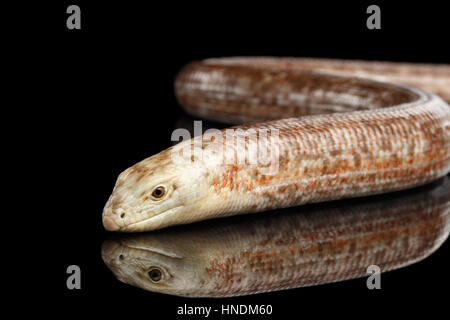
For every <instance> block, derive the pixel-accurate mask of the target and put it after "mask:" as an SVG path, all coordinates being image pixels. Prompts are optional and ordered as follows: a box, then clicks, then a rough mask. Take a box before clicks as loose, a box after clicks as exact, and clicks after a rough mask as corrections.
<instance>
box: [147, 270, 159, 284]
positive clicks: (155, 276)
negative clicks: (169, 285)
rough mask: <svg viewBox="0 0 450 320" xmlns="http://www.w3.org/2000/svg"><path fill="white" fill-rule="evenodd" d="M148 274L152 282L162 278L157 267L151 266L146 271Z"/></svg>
mask: <svg viewBox="0 0 450 320" xmlns="http://www.w3.org/2000/svg"><path fill="white" fill-rule="evenodd" d="M148 276H149V277H150V280H152V281H153V282H159V281H160V280H161V278H162V272H161V270H160V269H159V268H157V267H151V268H150V270H149V271H148Z"/></svg>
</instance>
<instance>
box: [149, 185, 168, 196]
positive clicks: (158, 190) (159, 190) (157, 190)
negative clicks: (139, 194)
mask: <svg viewBox="0 0 450 320" xmlns="http://www.w3.org/2000/svg"><path fill="white" fill-rule="evenodd" d="M165 194H166V189H165V188H164V187H163V186H159V187H156V188H155V189H153V192H152V197H153V198H155V199H161V198H162V197H164V195H165Z"/></svg>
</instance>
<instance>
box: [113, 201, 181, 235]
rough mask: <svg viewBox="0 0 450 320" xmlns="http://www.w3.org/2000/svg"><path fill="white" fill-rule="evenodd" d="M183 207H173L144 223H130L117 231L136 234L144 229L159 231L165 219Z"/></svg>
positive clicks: (143, 221) (145, 220)
mask: <svg viewBox="0 0 450 320" xmlns="http://www.w3.org/2000/svg"><path fill="white" fill-rule="evenodd" d="M182 206H183V205H179V206H176V207H173V208H171V209H169V210H167V211H165V212H163V213H160V214H157V215H153V216H151V217H149V218H147V219H144V220H142V221H137V222H133V223H130V224H128V225H125V226H123V227H119V229H117V230H120V231H124V232H135V231H140V230H144V229H145V230H146V231H150V230H154V229H157V228H158V227H159V225H161V223H162V221H163V219H165V218H166V217H168V216H171V215H173V214H174V213H175V212H177V211H178V209H179V208H181V207H182Z"/></svg>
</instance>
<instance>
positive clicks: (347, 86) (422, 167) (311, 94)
mask: <svg viewBox="0 0 450 320" xmlns="http://www.w3.org/2000/svg"><path fill="white" fill-rule="evenodd" d="M314 61H315V62H314V63H312V60H302V59H299V60H296V59H275V58H274V59H268V58H266V59H257V58H235V59H211V60H205V61H200V62H195V63H192V64H189V65H188V66H186V67H185V68H184V69H183V70H181V72H180V74H179V75H178V77H177V80H176V84H175V89H176V95H177V98H178V101H179V102H180V104H181V105H182V106H183V107H184V108H185V110H186V111H187V112H188V113H190V114H193V115H194V116H199V117H203V118H207V119H213V120H218V121H222V122H227V123H246V124H242V125H240V126H237V127H233V130H230V131H222V132H219V133H210V134H205V135H203V136H200V137H196V138H194V139H192V140H189V141H184V142H183V143H181V144H180V145H179V146H178V147H177V146H176V147H177V148H178V149H180V148H188V149H189V148H190V149H193V150H195V148H196V147H197V149H198V150H203V151H202V152H201V157H196V156H192V157H189V159H188V161H184V162H176V163H175V162H174V161H173V157H172V155H173V151H174V148H170V149H168V150H165V151H163V152H161V153H160V154H158V155H156V156H154V157H150V158H148V159H146V160H144V161H142V162H140V163H139V164H137V165H136V166H135V167H132V168H130V169H128V171H127V174H126V177H128V179H130V181H129V183H127V182H123V181H121V178H119V180H118V185H119V188H116V189H115V192H116V193H117V194H116V195H114V194H113V195H112V197H111V199H110V201H109V202H108V204H107V206H106V207H105V212H106V216H107V217H108V223H106V224H105V226H111V225H112V223H110V221H111V220H110V219H109V217H112V216H113V215H114V213H113V212H114V211H116V210H117V208H118V207H121V209H123V210H125V211H127V212H130V211H132V212H133V214H131V215H128V216H126V217H125V218H123V219H122V220H121V219H115V220H114V225H115V226H114V228H109V229H113V230H122V231H143V230H152V229H158V228H161V227H165V226H168V225H173V224H182V223H188V222H193V221H198V220H204V219H209V218H214V217H219V216H225V215H234V214H240V213H249V212H259V211H264V210H268V209H274V208H283V207H289V206H294V205H300V204H305V203H311V202H321V201H327V200H334V199H340V198H347V197H358V196H364V195H370V194H376V193H383V192H389V191H395V190H400V189H405V188H411V187H414V186H417V185H421V184H424V183H427V182H430V181H432V180H434V179H437V178H439V177H441V176H444V175H445V174H447V173H448V172H449V170H450V107H449V106H448V104H447V103H446V102H444V101H443V100H442V99H441V98H440V97H438V96H436V95H434V94H433V93H429V92H425V91H422V90H420V89H416V88H412V87H409V86H404V85H399V84H392V83H386V82H375V81H371V80H366V79H361V78H356V77H346V76H342V74H344V73H350V75H352V76H354V75H357V74H356V73H357V70H360V71H361V72H362V75H363V76H366V75H367V74H370V72H375V71H374V69H376V68H375V67H376V64H375V65H371V67H370V68H369V67H368V66H367V65H366V66H365V65H364V63H361V62H357V63H356V62H355V63H354V64H353V65H351V63H347V64H343V65H346V66H347V67H345V68H343V69H342V70H337V69H339V68H337V67H336V64H338V63H339V62H335V63H334V64H333V63H330V62H329V61H327V60H324V61H320V60H314ZM320 65H322V68H320ZM349 65H350V66H353V67H349ZM369 65H370V64H369ZM374 66H375V67H374ZM380 66H382V67H383V68H384V69H385V71H383V70H381V71H378V73H377V72H375V73H376V76H377V77H378V78H380V77H382V76H383V77H384V78H383V79H384V80H390V79H391V78H394V79H393V80H394V81H396V80H398V78H399V75H403V77H400V78H401V79H404V80H407V79H409V82H410V83H413V84H415V85H419V86H420V85H423V86H424V87H425V88H426V89H428V90H431V91H434V92H437V93H439V94H441V95H442V96H443V97H444V98H445V99H448V98H449V97H450V94H449V90H450V86H448V84H449V83H450V82H449V81H450V80H449V79H450V68H449V67H448V66H442V67H438V66H424V65H421V66H418V67H417V68H415V66H414V65H407V64H401V65H396V64H391V65H390V64H380ZM390 66H391V67H392V68H393V69H394V71H392V70H391V71H390V72H388V71H386V70H387V69H389V67H390ZM311 70H318V72H311ZM336 70H337V71H336ZM371 70H372V71H371ZM395 71H396V72H395ZM325 72H328V73H325ZM337 73H339V75H336V74H337ZM396 77H397V78H396ZM430 79H435V81H434V82H433V81H432V80H430ZM270 119H272V120H270ZM265 120H270V121H265ZM261 121H265V122H261ZM247 122H248V123H247ZM263 133H264V134H266V133H267V135H263ZM218 138H220V139H218ZM263 138H264V139H265V140H266V142H267V143H266V144H265V145H264V146H263V147H262V148H259V147H257V148H254V146H255V145H256V146H258V143H259V142H260V140H261V139H263ZM237 140H239V141H241V142H242V143H241V144H237V143H236V141H237ZM178 149H177V150H178ZM261 149H264V151H265V152H266V153H264V154H265V156H264V157H263V158H265V159H266V160H270V161H266V162H261V161H256V162H251V161H248V159H249V158H250V155H251V154H252V152H253V151H254V150H257V152H256V153H258V152H259V151H261ZM241 156H243V158H242V157H241ZM257 158H258V157H257ZM226 159H227V160H226ZM230 159H231V161H230ZM260 160H261V159H260ZM161 163H163V164H164V167H163V168H162V169H161V167H162V166H161ZM158 167H159V170H160V171H159V173H156V172H157V170H158ZM166 171H167V172H170V176H171V177H172V176H173V175H177V174H178V176H177V178H176V179H177V182H176V183H175V185H176V188H175V189H176V190H175V191H174V192H173V193H170V195H171V197H178V200H173V199H172V200H170V201H173V202H174V204H173V205H171V210H172V208H173V210H172V211H170V214H164V215H161V214H160V211H159V209H154V207H155V206H156V205H155V206H154V205H153V204H151V209H146V208H150V207H148V206H147V204H145V203H141V202H139V201H141V200H139V199H140V198H139V195H138V194H137V193H138V192H137V191H132V189H136V186H131V185H132V184H133V183H139V184H142V186H140V187H139V193H140V192H141V190H145V188H148V189H149V190H150V189H152V188H153V187H154V186H155V185H156V184H157V182H158V181H160V180H161V179H162V178H160V177H159V176H160V175H161V176H163V175H164V174H165V172H166ZM153 174H157V175H158V179H156V180H155V179H151V178H148V179H143V180H142V179H139V180H138V178H139V177H141V176H144V177H150V176H151V175H153ZM166 176H169V174H166ZM171 179H172V178H171ZM164 181H166V180H164ZM119 182H120V183H119ZM172 184H173V183H172V182H168V183H167V185H168V187H167V188H168V190H169V191H171V190H172V189H171V186H172ZM122 185H125V187H122ZM180 187H182V188H181V189H180ZM133 192H135V193H136V194H135V197H134V198H132V197H133ZM142 192H143V191H142ZM124 194H125V195H126V196H127V197H128V199H127V201H118V199H122V198H123V195H124ZM131 198H132V199H131ZM130 199H131V200H130ZM142 199H144V197H142ZM143 201H147V200H142V202H143ZM122 202H125V203H126V204H127V205H126V206H123V205H122V204H123V203H122ZM131 203H132V205H131ZM161 203H162V202H161ZM136 204H138V207H139V208H138V210H134V209H135V208H136ZM175 207H176V208H177V209H175ZM144 210H147V211H149V212H151V213H150V214H147V215H145V214H143V213H144ZM105 212H104V217H105ZM158 216H159V217H158ZM104 221H105V218H104ZM107 229H108V227H107Z"/></svg>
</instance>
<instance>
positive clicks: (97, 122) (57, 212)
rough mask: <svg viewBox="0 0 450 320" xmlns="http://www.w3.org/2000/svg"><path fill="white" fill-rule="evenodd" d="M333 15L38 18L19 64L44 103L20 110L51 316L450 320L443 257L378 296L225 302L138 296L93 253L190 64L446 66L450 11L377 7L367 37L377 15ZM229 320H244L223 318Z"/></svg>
mask: <svg viewBox="0 0 450 320" xmlns="http://www.w3.org/2000/svg"><path fill="white" fill-rule="evenodd" d="M331 3H332V2H330V3H326V2H323V1H316V2H314V3H313V4H311V3H309V4H304V3H303V2H302V1H296V2H280V1H276V2H270V3H263V2H254V3H250V2H248V3H245V4H244V3H243V1H240V2H228V1H227V2H216V1H209V2H203V3H197V4H194V3H193V2H188V3H187V2H184V3H177V2H171V3H165V4H162V3H153V2H150V1H147V2H146V4H145V5H142V4H139V5H138V4H136V3H131V2H128V1H121V2H111V1H108V2H103V3H102V2H96V4H95V5H94V4H93V3H92V1H91V2H88V1H75V0H74V1H72V2H67V1H66V2H64V1H62V2H58V3H55V4H54V5H46V6H45V13H44V16H45V18H43V16H39V19H38V20H39V21H38V22H36V24H35V27H34V28H32V29H31V30H29V34H30V35H31V38H32V39H30V40H31V41H30V44H31V45H30V46H29V47H28V49H27V50H28V51H27V52H25V54H26V55H28V57H29V59H28V62H29V63H30V66H31V67H32V70H33V71H34V70H35V71H36V72H31V74H30V77H29V78H28V80H30V81H31V82H32V84H33V86H34V87H35V89H36V91H33V95H35V97H36V98H38V99H36V101H40V105H37V104H36V105H30V106H29V111H28V110H27V112H28V113H27V114H28V115H29V117H30V120H31V121H30V122H32V123H34V126H36V129H37V130H35V132H36V136H35V137H34V138H35V139H36V142H39V143H35V144H34V149H30V150H29V151H28V152H29V154H30V155H34V156H35V157H38V158H39V161H40V162H41V165H42V170H43V173H44V174H45V176H46V179H45V180H46V181H45V182H46V184H45V186H47V185H51V188H50V189H48V187H46V188H47V189H46V190H47V191H46V193H47V197H51V199H52V201H51V202H49V201H45V204H44V203H43V204H41V205H39V204H38V205H37V208H36V209H35V213H36V214H39V215H40V216H41V217H42V216H44V217H45V218H44V221H45V227H47V228H46V229H44V230H48V231H45V232H42V234H41V235H39V238H38V239H37V240H36V241H39V242H40V243H41V244H42V245H43V247H45V248H47V249H46V250H45V251H46V255H48V256H49V257H50V259H46V260H43V261H42V262H41V264H43V266H44V267H45V268H46V271H48V274H49V277H47V278H46V279H45V280H46V281H45V283H46V286H48V287H46V288H45V289H46V290H48V291H49V292H50V293H51V294H52V297H53V298H52V300H49V303H51V305H52V306H60V307H63V308H64V309H65V310H66V311H67V312H65V313H61V316H64V315H66V314H70V315H76V316H80V317H81V316H85V315H86V314H88V313H89V314H91V312H93V311H95V312H96V313H97V312H98V313H99V314H101V315H102V316H104V317H105V318H106V317H108V318H109V317H113V318H115V317H117V318H118V317H121V318H123V317H126V318H130V319H133V318H137V317H139V318H140V319H152V318H159V317H164V318H178V319H181V318H182V317H180V316H177V315H176V310H177V307H178V306H183V305H184V303H187V304H188V305H190V306H199V305H205V306H219V305H220V304H272V305H273V315H272V318H280V319H281V318H284V317H286V316H290V318H294V317H295V318H300V319H301V318H305V317H308V318H310V317H316V316H317V317H319V318H321V317H325V316H327V317H336V316H346V317H347V316H352V317H353V316H354V317H358V318H362V317H366V316H380V317H384V316H386V315H387V314H391V313H392V312H394V313H395V314H396V315H404V316H405V315H407V314H416V312H418V311H419V310H422V311H426V312H427V313H433V312H440V311H442V310H444V309H443V308H445V307H446V305H445V303H446V302H447V303H448V294H447V293H446V292H445V291H444V290H446V289H448V287H449V284H450V283H449V280H448V267H449V264H448V263H447V261H446V258H447V255H448V253H449V244H448V243H446V244H444V245H443V246H442V247H441V248H440V249H439V250H438V251H437V252H436V253H434V254H433V255H432V256H431V257H429V258H428V259H426V260H424V261H422V262H420V263H417V264H415V265H412V266H409V267H407V268H405V269H400V270H397V271H393V272H389V273H386V274H383V276H382V289H381V290H368V289H367V288H366V285H365V281H366V279H356V280H351V281H345V282H341V283H335V284H329V285H323V286H318V287H311V288H300V289H294V290H288V291H281V292H273V293H267V294H259V295H254V296H247V297H238V298H228V299H219V300H217V299H184V298H177V297H172V296H165V295H160V294H155V293H151V292H146V291H144V290H141V289H138V288H134V287H131V286H128V285H125V284H122V283H121V282H119V281H118V280H116V279H115V278H114V276H113V275H112V273H111V272H110V271H109V270H108V269H107V267H106V266H105V265H104V264H103V262H102V259H101V256H100V247H101V243H102V241H103V240H104V239H105V238H107V237H108V233H107V232H106V231H105V230H104V229H103V227H102V224H101V212H102V208H103V205H104V204H105V202H106V200H107V199H108V196H109V195H110V193H111V191H112V188H113V185H114V182H115V179H116V177H117V175H118V174H119V173H120V172H121V171H123V170H124V169H126V168H127V167H129V166H131V165H132V164H134V163H136V162H137V161H140V160H142V159H143V158H146V157H148V156H150V155H152V154H154V153H157V152H159V151H161V150H163V149H164V148H166V147H167V146H169V144H170V134H171V133H172V130H173V128H174V125H175V123H176V121H177V120H178V118H179V117H180V116H181V115H182V114H183V112H182V109H181V107H179V106H178V105H177V103H176V100H175V97H174V93H173V80H174V77H175V75H176V73H177V71H178V70H179V69H180V68H181V67H182V66H183V65H184V64H186V63H187V62H189V61H192V60H196V59H202V58H208V57H217V56H236V55H270V56H311V57H330V58H353V59H367V60H390V61H411V62H435V63H450V50H449V48H448V45H447V43H448V39H447V38H448V33H449V24H448V22H447V21H448V18H447V17H446V14H447V13H446V10H444V8H439V7H436V6H433V5H431V4H430V5H427V4H426V3H421V4H420V5H413V4H412V3H409V2H405V3H398V2H397V5H395V6H394V5H393V4H387V3H384V2H374V3H375V4H379V5H380V7H381V11H382V29H381V30H368V29H367V28H366V19H367V16H368V15H367V14H366V8H367V6H368V5H370V4H373V3H369V2H366V3H364V2H360V3H358V4H350V3H347V4H343V3H341V2H340V3H339V4H336V3H334V4H331ZM70 4H78V5H80V7H81V20H82V22H81V23H82V29H81V30H67V28H66V18H67V16H68V15H67V14H66V8H67V6H68V5H70ZM40 9H43V8H40ZM19 41H20V40H19ZM33 128H34V127H33ZM40 187H42V188H44V185H42V186H41V184H39V185H38V188H40ZM71 264H76V265H79V266H80V267H81V270H82V289H81V290H68V289H67V288H66V277H67V274H66V268H67V266H68V265H71ZM50 301H51V302H50ZM87 308H89V309H87ZM87 310H91V311H87ZM236 317H237V318H246V317H247V316H223V317H221V318H224V319H226V318H230V319H234V318H236ZM183 318H186V317H183Z"/></svg>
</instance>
